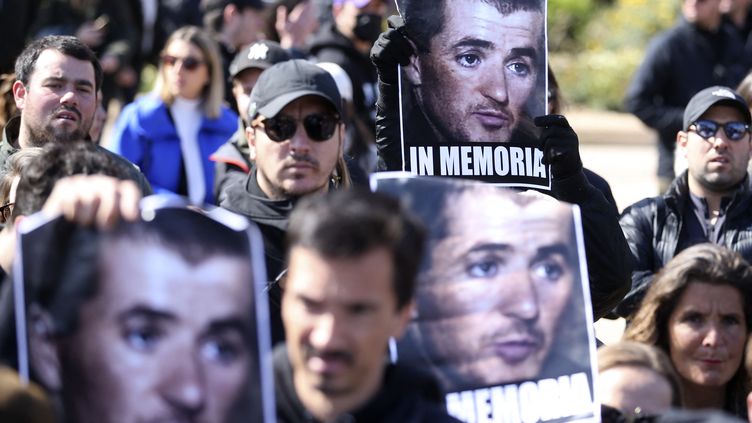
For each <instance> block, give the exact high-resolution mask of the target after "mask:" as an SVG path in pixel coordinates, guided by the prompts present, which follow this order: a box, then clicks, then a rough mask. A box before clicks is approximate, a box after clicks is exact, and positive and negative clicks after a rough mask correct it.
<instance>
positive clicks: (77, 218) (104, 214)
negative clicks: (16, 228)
mask: <svg viewBox="0 0 752 423" xmlns="http://www.w3.org/2000/svg"><path fill="white" fill-rule="evenodd" d="M139 200H141V191H140V190H139V189H138V186H137V185H136V184H135V183H134V182H133V181H121V180H119V179H116V178H113V177H111V176H104V175H74V176H69V177H66V178H63V179H61V180H59V181H57V183H56V184H55V187H54V188H53V189H52V193H51V194H50V196H49V198H48V199H47V201H46V202H45V203H44V207H42V211H43V212H44V213H46V214H48V215H56V214H62V215H63V216H64V217H65V219H67V220H70V221H72V222H74V223H76V224H78V225H81V226H90V225H96V226H97V228H99V229H109V228H112V227H113V226H115V224H116V223H117V222H118V221H119V220H120V219H125V220H130V221H133V220H136V219H138V216H139V209H138V202H139Z"/></svg>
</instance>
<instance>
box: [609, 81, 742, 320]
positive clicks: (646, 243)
mask: <svg viewBox="0 0 752 423" xmlns="http://www.w3.org/2000/svg"><path fill="white" fill-rule="evenodd" d="M751 123H752V116H750V111H749V108H747V104H746V103H745V102H744V100H743V99H742V98H741V97H740V96H739V94H737V93H736V92H735V91H734V90H732V89H731V88H727V87H722V86H715V87H709V88H706V89H704V90H702V91H700V92H699V93H697V94H696V95H695V96H694V97H692V98H691V99H690V100H689V104H687V107H686V109H685V110H684V117H683V124H682V130H681V131H679V132H678V133H677V134H676V144H677V146H678V148H679V151H680V152H681V153H682V154H683V155H684V156H685V157H686V159H687V163H688V169H687V170H686V171H685V172H684V173H682V174H681V175H679V176H678V177H677V178H676V179H674V181H673V182H672V184H671V187H670V188H669V189H668V191H666V193H665V194H663V195H660V196H658V197H653V198H646V199H644V200H641V201H639V202H637V203H635V204H633V205H631V206H629V207H627V208H626V209H625V210H624V212H623V214H622V216H621V220H620V223H621V226H622V230H623V231H624V235H625V237H626V238H627V242H628V243H629V247H630V250H631V252H632V256H633V258H634V263H635V265H634V270H633V272H632V290H631V292H630V293H629V294H627V296H626V298H625V299H624V301H623V302H622V303H621V304H620V305H619V307H618V308H617V311H618V312H619V314H621V315H622V316H624V317H628V316H629V315H631V314H632V313H633V312H634V311H635V310H636V309H637V308H638V307H639V305H640V302H641V301H642V298H643V296H644V295H645V292H646V290H647V289H648V287H649V286H650V284H651V283H652V281H653V277H654V276H655V274H656V273H657V272H658V271H659V270H660V269H661V268H662V267H663V266H664V265H665V264H666V263H668V262H669V260H671V259H672V258H673V257H674V256H675V255H676V254H678V253H679V252H681V251H682V250H684V249H686V248H687V247H690V246H692V245H695V244H700V243H704V242H712V243H714V244H718V245H722V246H725V247H727V248H729V249H731V250H734V251H737V252H739V253H741V254H742V256H744V258H746V259H747V260H750V259H752V215H751V214H750V213H749V210H750V207H752V191H750V186H749V184H750V181H749V176H748V174H747V164H748V163H749V159H750V154H752V141H751V140H750V124H751Z"/></svg>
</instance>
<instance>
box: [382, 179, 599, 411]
mask: <svg viewBox="0 0 752 423" xmlns="http://www.w3.org/2000/svg"><path fill="white" fill-rule="evenodd" d="M405 175H406V174H391V175H390V174H380V175H375V176H374V177H373V179H372V185H373V186H374V188H375V189H376V190H377V191H380V192H385V193H388V194H391V195H394V196H396V197H398V198H400V199H401V201H403V204H405V205H406V206H407V207H408V208H409V209H410V210H411V211H412V212H413V213H415V215H416V217H417V218H418V219H419V220H421V221H422V222H423V223H424V224H425V226H426V227H427V228H428V231H429V232H428V237H427V244H426V252H425V253H424V256H423V261H422V264H421V267H420V270H419V273H418V278H417V285H416V295H415V305H416V308H415V312H414V314H413V318H412V321H411V322H410V324H409V326H408V329H407V332H406V334H405V336H404V337H403V338H402V339H401V340H400V341H399V342H398V343H397V345H396V353H395V355H396V359H397V361H399V362H406V363H409V364H412V365H415V366H418V367H421V368H423V369H425V370H427V371H428V372H430V373H431V374H432V375H433V376H434V377H435V378H436V379H437V380H438V381H439V383H440V385H441V387H442V389H443V391H444V393H445V399H446V406H447V410H448V411H449V413H450V414H452V415H453V416H454V417H457V418H458V419H460V420H462V421H466V422H485V421H488V422H491V421H494V422H495V421H499V422H509V423H513V422H525V423H534V422H539V421H542V422H554V421H555V422H560V421H572V420H578V421H580V420H582V421H597V419H598V418H599V417H600V411H599V408H598V407H597V404H596V401H595V400H594V389H593V374H594V372H595V369H594V367H595V359H594V357H595V337H594V334H593V330H592V322H593V317H592V311H591V307H590V293H589V285H588V280H587V266H586V263H585V251H584V247H583V236H582V229H581V223H580V215H579V209H578V208H577V207H576V206H571V205H568V204H565V203H560V202H557V201H556V200H553V199H552V198H550V197H548V196H545V195H542V194H540V193H537V192H524V193H518V192H514V191H509V190H506V189H504V188H499V187H495V186H492V185H489V184H483V183H478V182H469V181H457V180H450V179H447V178H428V177H415V176H405Z"/></svg>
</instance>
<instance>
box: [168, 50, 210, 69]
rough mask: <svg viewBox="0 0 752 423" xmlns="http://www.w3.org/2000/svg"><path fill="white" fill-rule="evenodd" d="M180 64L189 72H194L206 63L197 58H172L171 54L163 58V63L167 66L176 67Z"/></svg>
mask: <svg viewBox="0 0 752 423" xmlns="http://www.w3.org/2000/svg"><path fill="white" fill-rule="evenodd" d="M178 62H180V63H182V64H183V69H185V70H187V71H194V70H196V69H198V67H199V66H201V65H203V64H204V61H203V60H201V59H197V58H195V57H191V56H188V57H175V56H170V55H169V54H165V55H163V56H162V63H163V64H164V65H165V66H175V65H177V63H178Z"/></svg>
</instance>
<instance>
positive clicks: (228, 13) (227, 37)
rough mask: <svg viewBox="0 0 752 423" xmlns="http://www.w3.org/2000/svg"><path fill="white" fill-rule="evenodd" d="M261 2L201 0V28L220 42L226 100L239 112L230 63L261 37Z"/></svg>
mask: <svg viewBox="0 0 752 423" xmlns="http://www.w3.org/2000/svg"><path fill="white" fill-rule="evenodd" d="M264 7H265V6H264V2H263V1H262V0H201V11H202V12H203V13H204V28H205V29H206V30H207V31H209V32H210V33H211V34H212V35H213V36H214V38H215V39H216V40H217V44H219V52H220V53H221V55H222V69H223V70H224V75H225V100H227V102H228V103H229V104H230V105H231V106H232V108H233V110H235V112H237V113H238V114H239V115H241V116H242V115H243V114H244V113H245V110H239V109H238V107H237V106H238V105H237V104H236V103H235V98H234V97H233V95H232V84H231V78H230V72H229V68H230V63H232V60H233V57H235V54H236V53H237V52H239V51H240V50H241V49H242V48H243V47H245V46H247V45H248V44H251V43H254V42H256V41H258V40H261V39H263V38H265V37H264V34H263V32H264V26H265V23H264Z"/></svg>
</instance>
